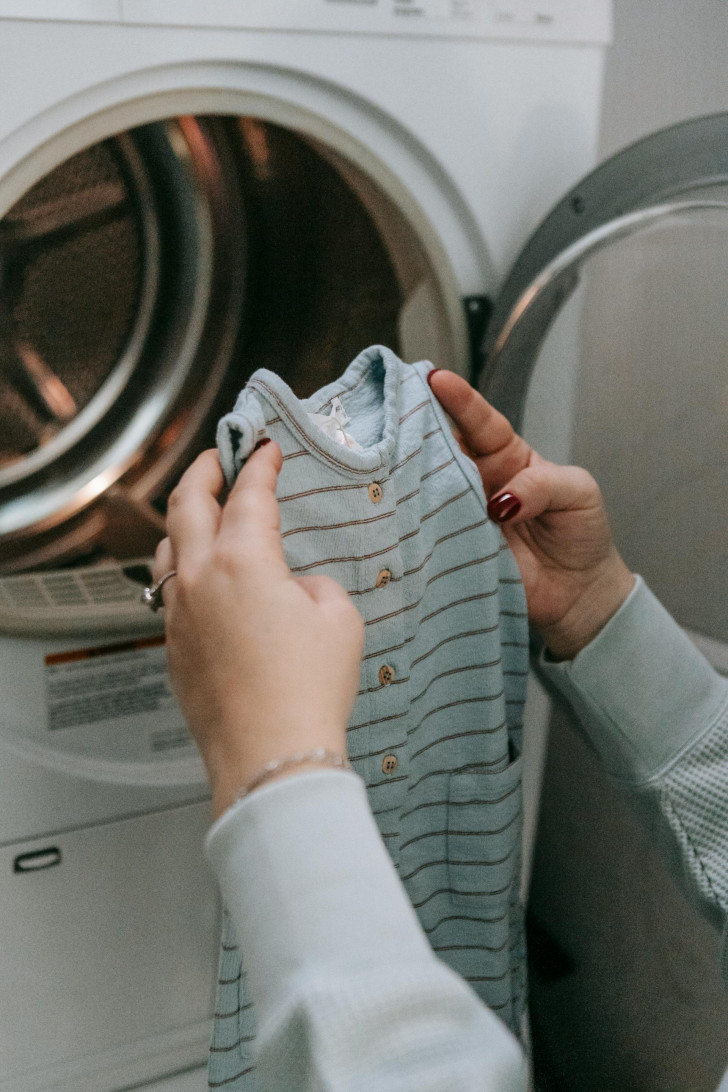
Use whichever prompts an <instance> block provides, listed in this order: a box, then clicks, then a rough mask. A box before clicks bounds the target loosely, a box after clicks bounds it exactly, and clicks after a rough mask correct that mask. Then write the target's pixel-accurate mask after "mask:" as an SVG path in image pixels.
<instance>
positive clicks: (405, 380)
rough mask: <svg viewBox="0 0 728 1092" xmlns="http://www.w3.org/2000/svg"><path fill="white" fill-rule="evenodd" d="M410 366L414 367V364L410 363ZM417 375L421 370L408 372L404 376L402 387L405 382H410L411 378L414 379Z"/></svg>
mask: <svg viewBox="0 0 728 1092" xmlns="http://www.w3.org/2000/svg"><path fill="white" fill-rule="evenodd" d="M409 367H410V368H412V365H411V364H410V365H409ZM416 375H419V372H416V371H415V370H414V369H413V370H412V371H411V372H408V373H407V375H406V376H405V377H404V379H403V380H402V381H401V383H400V384H399V385H400V387H403V386H404V385H405V383H409V381H410V379H414V378H415V376H416Z"/></svg>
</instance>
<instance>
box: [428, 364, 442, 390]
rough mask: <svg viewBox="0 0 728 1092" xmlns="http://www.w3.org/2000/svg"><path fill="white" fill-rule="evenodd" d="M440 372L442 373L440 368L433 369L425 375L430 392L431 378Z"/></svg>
mask: <svg viewBox="0 0 728 1092" xmlns="http://www.w3.org/2000/svg"><path fill="white" fill-rule="evenodd" d="M441 371H442V368H433V369H432V371H431V372H428V373H427V385H428V387H429V388H430V390H432V377H433V375H437V373H438V372H441Z"/></svg>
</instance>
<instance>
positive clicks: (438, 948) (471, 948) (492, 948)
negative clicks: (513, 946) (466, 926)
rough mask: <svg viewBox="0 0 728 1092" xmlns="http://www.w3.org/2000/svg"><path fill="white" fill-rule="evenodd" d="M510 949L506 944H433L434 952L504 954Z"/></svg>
mask: <svg viewBox="0 0 728 1092" xmlns="http://www.w3.org/2000/svg"><path fill="white" fill-rule="evenodd" d="M507 947H508V942H507V941H506V942H505V944H497V945H493V944H437V945H435V944H433V945H432V950H433V952H503V951H505V949H506V948H507Z"/></svg>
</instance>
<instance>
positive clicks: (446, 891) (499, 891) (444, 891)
mask: <svg viewBox="0 0 728 1092" xmlns="http://www.w3.org/2000/svg"><path fill="white" fill-rule="evenodd" d="M509 887H510V884H507V885H506V887H502V888H496V889H494V890H493V891H459V890H458V888H457V887H438V889H437V891H431V892H430V894H429V895H428V896H427V898H426V899H422V901H421V902H413V903H412V905H413V906H414V908H415V910H420V909H421V908H422V907H423V906H426V905H427V903H428V902H431V901H432V899H436V898H437V896H438V895H458V896H459V895H465V896H466V897H467V898H471V897H472V898H477V897H481V898H482V897H483V896H486V895H504V894H505V893H506V891H507V890H508V888H509Z"/></svg>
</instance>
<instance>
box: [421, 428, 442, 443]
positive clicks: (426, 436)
mask: <svg viewBox="0 0 728 1092" xmlns="http://www.w3.org/2000/svg"><path fill="white" fill-rule="evenodd" d="M438 432H442V429H441V428H440V426H439V425H438V426H437V428H433V429H432V430H431V431H430V432H426V433H425V435H424V436H423V437H422V439H423V440H429V439H430V436H435V435H436V434H437V433H438Z"/></svg>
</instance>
